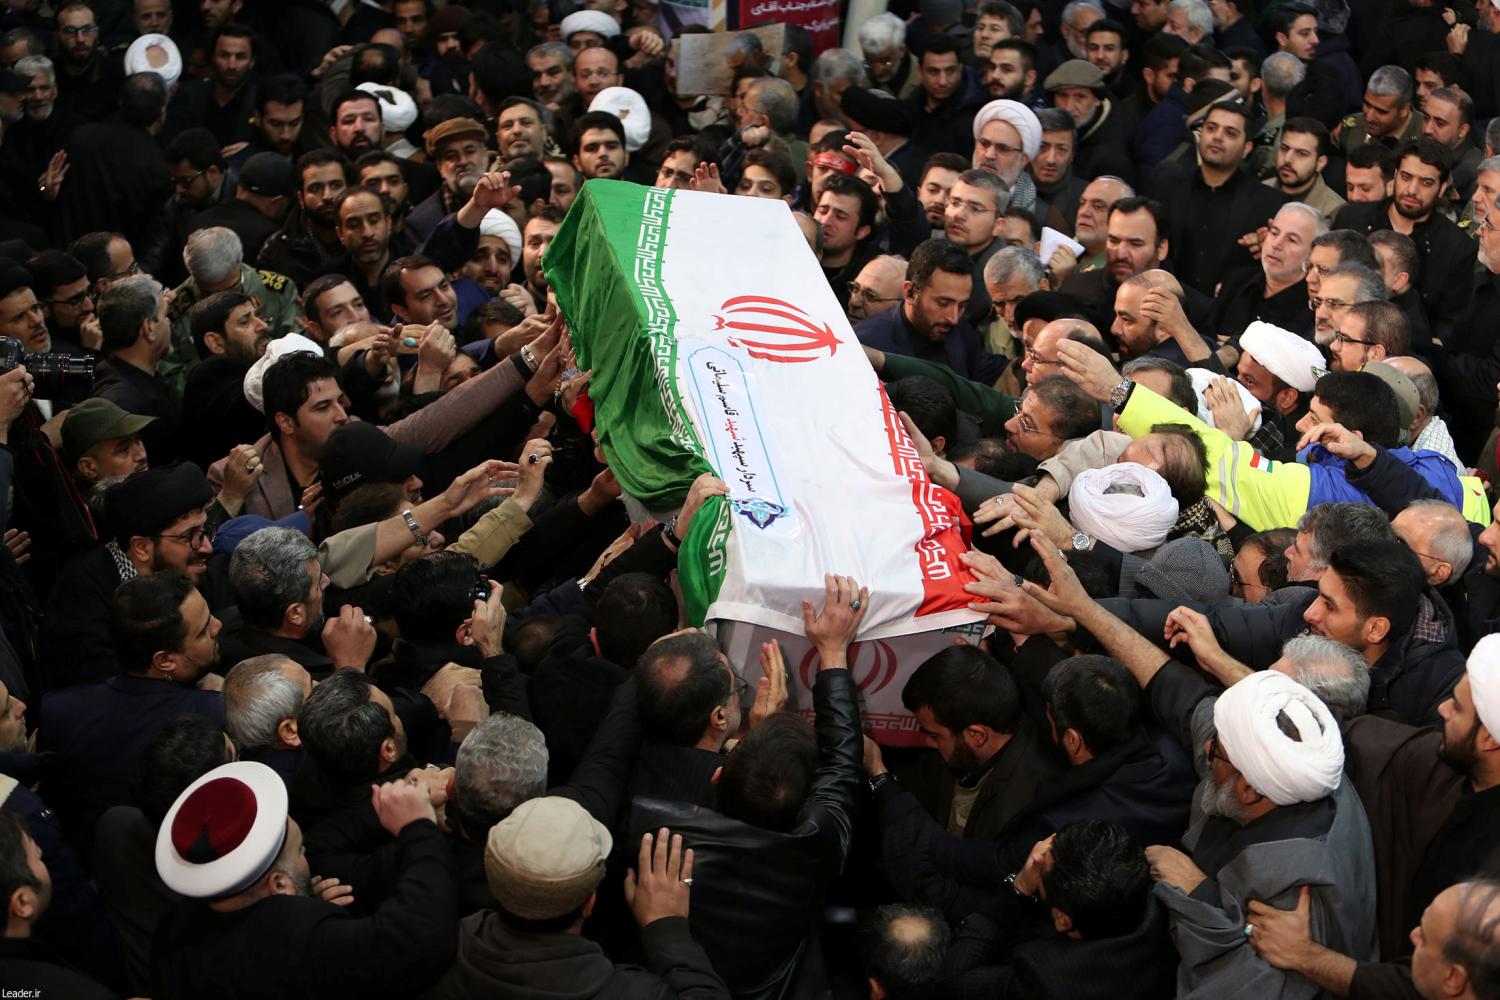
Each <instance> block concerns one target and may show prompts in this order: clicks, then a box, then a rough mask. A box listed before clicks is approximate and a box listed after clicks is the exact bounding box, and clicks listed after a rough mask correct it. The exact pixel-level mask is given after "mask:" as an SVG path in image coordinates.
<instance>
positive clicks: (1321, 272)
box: [1302, 260, 1329, 277]
mask: <svg viewBox="0 0 1500 1000" xmlns="http://www.w3.org/2000/svg"><path fill="white" fill-rule="evenodd" d="M1328 271H1329V268H1326V267H1324V266H1323V265H1322V264H1314V263H1313V262H1312V261H1310V260H1304V261H1303V262H1302V273H1303V274H1316V275H1318V276H1319V277H1323V276H1325V275H1327V274H1328Z"/></svg>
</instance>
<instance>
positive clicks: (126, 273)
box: [105, 259, 141, 281]
mask: <svg viewBox="0 0 1500 1000" xmlns="http://www.w3.org/2000/svg"><path fill="white" fill-rule="evenodd" d="M140 273H141V265H140V264H138V263H136V261H135V260H134V259H132V260H131V261H130V263H129V264H126V265H125V270H123V271H116V272H115V273H114V274H107V275H105V277H106V278H108V279H109V280H111V281H114V280H115V279H117V278H129V277H133V276H135V275H137V274H140Z"/></svg>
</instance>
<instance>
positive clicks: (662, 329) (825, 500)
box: [543, 180, 983, 742]
mask: <svg viewBox="0 0 1500 1000" xmlns="http://www.w3.org/2000/svg"><path fill="white" fill-rule="evenodd" d="M543 268H544V271H545V273H546V276H547V280H548V281H549V282H550V284H551V285H552V287H553V288H554V289H555V290H556V294H557V300H558V303H559V305H560V306H561V308H562V311H563V313H564V315H565V316H566V317H567V319H568V325H569V330H570V332H571V336H572V339H573V344H574V347H575V349H576V351H577V354H578V359H579V366H580V367H582V368H584V369H587V370H591V371H592V372H593V375H592V378H591V381H590V383H589V395H590V397H591V399H592V400H593V403H594V407H595V412H596V415H597V426H598V428H599V440H600V444H601V446H602V447H603V450H604V453H605V455H606V456H607V457H608V459H609V463H610V467H611V468H612V469H614V471H615V475H616V476H617V477H618V478H619V481H620V484H621V486H622V487H623V488H624V489H625V490H626V492H628V493H630V494H631V495H632V496H634V497H635V498H637V499H638V500H639V501H640V502H641V503H642V505H643V506H645V507H646V508H647V509H648V510H651V511H653V512H656V513H660V514H663V515H666V514H668V513H669V512H671V511H672V510H674V509H675V508H677V507H678V506H680V505H681V503H682V501H683V499H684V497H685V496H686V495H687V491H688V488H689V487H690V486H691V485H692V482H693V480H694V479H695V478H697V477H698V476H699V475H700V474H702V473H705V472H712V473H714V474H715V475H717V476H718V477H719V478H721V479H722V480H724V482H725V483H726V484H728V487H729V496H728V497H727V498H718V497H714V498H712V499H710V501H709V502H708V504H706V505H705V506H704V508H703V509H702V510H701V511H700V512H699V513H698V515H697V516H696V517H695V518H694V519H693V522H692V526H691V529H690V530H689V533H688V536H687V538H685V539H684V544H683V546H682V551H681V553H680V554H679V565H678V569H679V577H680V580H681V587H682V595H683V601H684V604H685V606H686V609H687V615H688V618H689V620H690V621H691V622H692V623H694V624H700V623H708V624H709V625H710V627H715V628H717V629H718V630H719V634H720V637H721V639H723V640H724V643H725V646H726V651H727V652H728V653H729V656H730V660H731V662H732V663H734V664H735V665H736V668H737V669H739V670H740V671H741V672H742V674H743V675H744V676H745V679H746V680H747V681H750V682H753V681H754V680H756V679H757V678H758V677H759V674H760V667H759V665H758V663H757V662H756V656H755V655H754V651H758V649H759V646H758V643H759V642H760V641H762V640H764V639H769V638H773V637H774V638H777V639H779V640H780V641H781V643H782V647H783V651H784V653H785V655H786V660H787V666H788V670H789V673H790V674H791V675H792V676H791V677H789V679H788V687H789V689H790V691H791V696H792V699H793V701H794V703H795V705H796V707H797V708H799V709H802V710H804V711H805V710H808V709H809V708H810V704H811V700H810V696H809V695H808V689H809V687H810V684H811V680H812V677H813V671H814V669H815V667H816V663H815V656H814V655H813V654H812V653H811V650H810V647H809V646H808V644H807V642H806V640H805V639H804V638H803V637H802V634H801V633H802V610H801V607H802V604H801V602H802V600H803V599H804V598H807V599H811V600H813V602H814V606H815V607H816V606H818V605H820V604H821V603H822V589H823V575H824V574H825V573H840V574H845V575H848V576H852V577H854V578H855V579H857V580H859V581H860V582H861V583H862V584H865V585H866V586H868V587H869V588H870V607H869V610H868V611H867V613H866V616H865V619H864V624H863V628H862V631H861V633H860V636H859V640H860V641H859V643H858V646H859V648H858V649H856V650H855V653H854V656H853V659H852V667H853V670H854V673H855V678H856V680H857V681H858V682H859V684H860V687H861V689H862V691H863V694H864V698H865V701H866V715H867V718H868V719H869V721H870V722H871V723H872V725H874V726H875V727H877V728H879V729H882V730H884V731H885V732H886V735H887V737H888V738H889V739H888V741H894V742H899V741H902V740H903V739H904V740H906V741H912V742H914V741H916V740H918V739H919V738H920V737H919V734H918V733H917V732H916V729H915V724H914V723H913V722H912V720H911V719H910V717H909V715H908V713H906V712H905V710H904V709H903V708H902V707H901V701H900V691H901V687H902V685H903V684H904V682H905V679H906V677H907V676H909V675H910V673H911V671H912V670H914V669H915V668H916V666H917V665H918V664H919V663H920V662H921V661H922V660H923V659H925V658H926V657H927V656H928V655H931V653H933V652H935V651H936V650H937V649H939V648H941V646H943V645H946V644H950V643H952V642H953V641H954V638H953V634H951V633H958V634H961V635H963V636H965V637H968V638H971V639H974V638H977V637H978V635H979V634H980V630H981V628H982V626H983V617H982V616H981V615H978V614H976V613H975V612H973V611H971V610H969V608H968V601H969V596H968V595H967V594H966V593H965V591H964V589H963V584H964V582H966V581H967V580H968V579H969V576H968V573H967V571H966V570H965V569H964V568H963V566H962V564H961V563H960V562H959V556H960V555H961V554H962V553H963V552H964V550H965V549H966V547H967V545H966V542H967V537H966V536H967V533H968V527H969V526H968V524H967V522H965V521H964V519H963V513H962V509H961V508H960V506H959V503H958V500H957V498H956V497H954V496H953V494H951V493H950V492H948V491H947V490H945V489H943V488H941V487H939V486H936V485H935V484H933V483H932V482H931V480H929V479H928V477H927V474H926V472H925V471H924V470H923V468H922V465H921V463H920V462H919V461H918V458H917V453H916V450H915V448H913V446H912V444H911V440H910V438H909V437H908V436H907V434H906V432H905V431H904V429H903V428H902V426H901V422H900V420H899V419H898V417H897V414H896V412H895V411H894V410H893V409H892V407H891V405H890V402H889V400H888V399H887V398H886V395H885V391H884V389H883V387H882V386H881V385H880V382H879V379H877V377H876V376H875V373H874V371H873V370H872V369H871V367H870V364H869V361H868V360H866V358H865V356H864V352H863V351H862V350H861V349H860V345H859V341H858V340H857V339H856V338H855V336H854V332H853V330H852V329H850V327H849V323H848V320H847V319H846V318H845V316H844V314H843V311H842V310H841V309H840V308H839V306H838V302H837V300H836V299H835V298H834V297H833V294H832V292H831V291H830V290H829V288H828V283H827V281H826V280H825V279H824V277H823V273H822V271H821V269H820V268H819V266H818V262H817V260H816V259H815V258H814V257H813V255H812V252H811V250H810V249H809V248H808V246H807V242H806V240H805V239H804V238H803V236H802V232H801V230H800V229H799V228H798V227H797V224H796V222H795V221H794V220H793V219H792V216H791V212H790V211H789V210H788V208H787V206H786V204H785V203H784V202H781V201H770V200H765V199H760V198H745V197H736V196H727V195H718V194H704V193H698V192H692V191H671V190H666V189H662V188H648V187H642V186H640V185H637V184H629V183H624V182H620V181H607V180H591V181H589V182H587V183H586V184H585V185H584V187H583V190H582V191H581V192H580V193H579V196H578V199H577V201H576V202H575V203H574V205H573V207H572V210H571V211H570V212H569V213H568V217H567V220H566V221H565V222H564V223H563V225H562V227H561V228H560V229H559V230H558V232H557V235H556V236H555V238H554V239H553V241H552V245H551V247H550V248H549V249H548V251H547V255H546V258H545V260H544V263H543ZM726 500H727V502H726ZM663 519H665V517H664V518H663ZM945 633H947V634H945Z"/></svg>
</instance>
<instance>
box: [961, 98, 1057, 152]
mask: <svg viewBox="0 0 1500 1000" xmlns="http://www.w3.org/2000/svg"><path fill="white" fill-rule="evenodd" d="M993 121H1003V122H1006V123H1008V124H1009V125H1010V126H1011V128H1013V129H1015V130H1016V132H1017V133H1018V134H1019V135H1020V136H1021V151H1022V152H1024V153H1025V154H1026V159H1028V160H1030V159H1033V158H1034V157H1035V156H1036V154H1037V151H1038V150H1040V149H1041V148H1042V123H1041V121H1040V120H1039V119H1038V118H1037V116H1036V112H1035V111H1032V110H1031V109H1030V108H1028V107H1027V106H1026V105H1024V104H1022V103H1021V102H1020V101H1007V100H1000V101H991V102H990V103H988V104H986V105H985V106H984V107H982V108H980V109H979V113H978V114H976V115H975V116H974V138H975V139H976V140H977V139H978V138H979V136H980V133H982V132H983V131H984V127H985V126H986V125H988V124H989V123H990V122H993ZM975 166H978V164H975Z"/></svg>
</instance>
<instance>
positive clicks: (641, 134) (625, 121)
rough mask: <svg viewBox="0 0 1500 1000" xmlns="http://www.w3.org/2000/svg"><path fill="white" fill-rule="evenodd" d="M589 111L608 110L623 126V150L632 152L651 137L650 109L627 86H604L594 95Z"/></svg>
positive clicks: (639, 96) (638, 95)
mask: <svg viewBox="0 0 1500 1000" xmlns="http://www.w3.org/2000/svg"><path fill="white" fill-rule="evenodd" d="M589 110H590V111H608V112H609V113H610V114H612V115H614V116H615V117H616V118H618V119H620V124H621V125H624V126H625V151H626V152H628V153H634V152H635V151H636V150H638V149H640V148H641V147H642V146H644V145H645V144H646V140H647V139H649V138H651V109H650V108H648V107H646V99H645V98H644V97H642V96H641V95H640V94H637V93H636V92H635V91H633V90H631V89H630V88H629V87H605V88H604V89H603V90H601V91H599V93H597V94H595V95H594V100H593V102H592V103H591V104H589Z"/></svg>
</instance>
